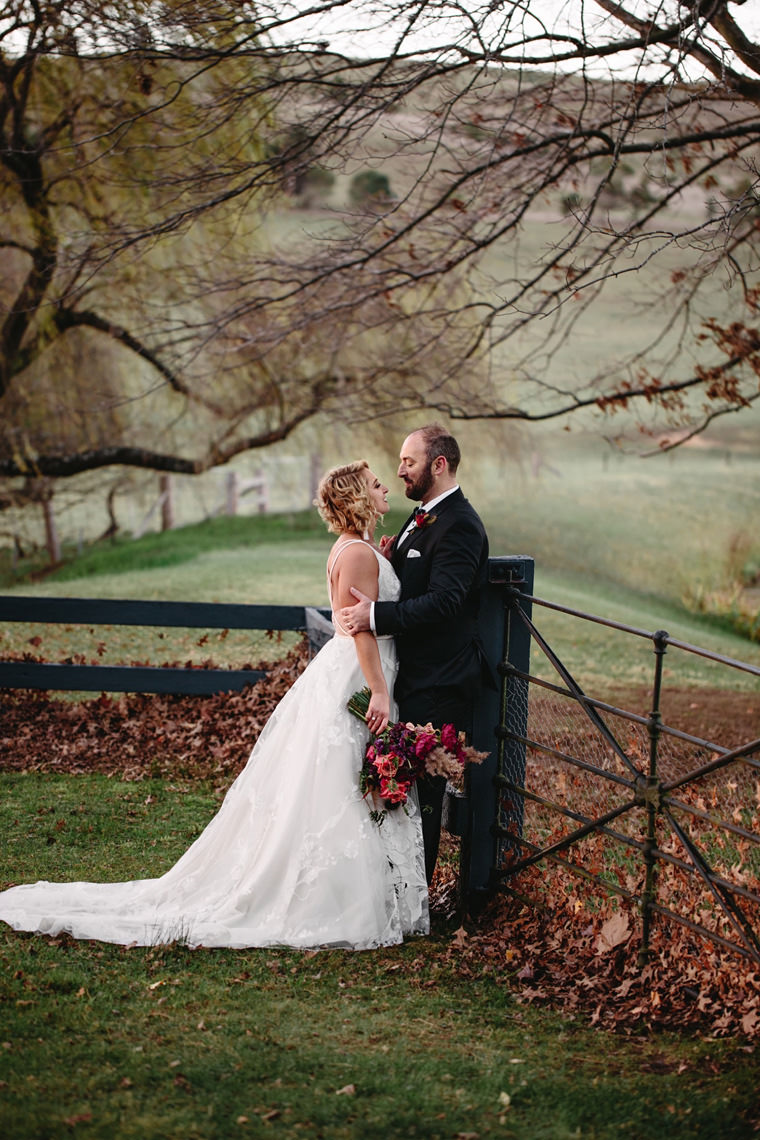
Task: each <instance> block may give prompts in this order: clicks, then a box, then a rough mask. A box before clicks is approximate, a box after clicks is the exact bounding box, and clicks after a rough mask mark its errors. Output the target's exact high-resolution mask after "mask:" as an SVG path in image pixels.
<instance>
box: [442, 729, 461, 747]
mask: <svg viewBox="0 0 760 1140" xmlns="http://www.w3.org/2000/svg"><path fill="white" fill-rule="evenodd" d="M441 744H442V745H443V747H444V748H445V749H446V751H447V752H456V751H457V745H458V744H459V737H458V735H457V730H456V729H455V728H454V725H453V724H444V726H443V728H442V729H441Z"/></svg>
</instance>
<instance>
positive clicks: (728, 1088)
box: [0, 774, 757, 1140]
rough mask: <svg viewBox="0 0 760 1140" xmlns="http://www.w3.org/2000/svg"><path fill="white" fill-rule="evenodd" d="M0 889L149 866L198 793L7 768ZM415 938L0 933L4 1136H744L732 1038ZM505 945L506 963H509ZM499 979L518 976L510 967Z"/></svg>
mask: <svg viewBox="0 0 760 1140" xmlns="http://www.w3.org/2000/svg"><path fill="white" fill-rule="evenodd" d="M0 783H1V785H2V797H1V798H0V829H2V834H3V836H4V842H3V845H2V848H1V849H0V882H1V883H3V884H8V883H9V882H11V881H18V880H20V879H21V880H23V879H28V878H37V877H44V878H51V879H55V878H69V877H74V876H75V875H78V876H79V877H85V878H86V877H92V878H97V879H116V878H129V877H131V876H133V875H144V874H151V875H152V874H159V873H161V871H163V870H164V869H166V868H167V867H168V866H169V865H170V863H171V862H172V861H173V860H174V859H175V858H176V857H177V856H178V855H179V854H180V853H181V851H183V850H184V849H185V847H186V846H187V844H188V842H189V840H190V838H191V837H192V836H193V835H194V834H197V832H198V831H199V830H200V829H201V828H202V827H203V826H204V825H205V823H206V822H207V820H208V818H209V817H210V815H211V814H212V813H213V811H214V810H215V809H216V806H217V803H218V801H217V798H216V797H215V796H214V795H213V794H212V793H211V791H210V790H209V789H206V788H204V787H203V786H198V785H193V786H187V785H181V784H178V785H170V784H167V783H166V782H162V781H145V782H141V783H138V784H125V783H122V782H119V781H116V780H109V779H106V778H105V777H97V776H92V777H58V776H41V775H39V774H25V775H13V776H10V775H6V776H4V777H2V780H1V781H0ZM453 933H454V931H453V929H452V924H451V923H447V922H445V921H444V920H441V919H439V920H437V922H436V925H435V929H434V931H433V934H432V936H431V937H430V938H429V939H417V940H413V941H410V942H408V943H407V944H406V945H404V946H400V947H396V948H391V949H386V950H381V951H377V952H364V953H358V954H351V953H348V952H338V951H326V952H317V953H314V952H307V953H304V952H296V951H290V950H271V949H267V950H246V951H218V950H187V949H185V948H181V947H176V946H175V947H152V948H138V947H135V948H131V949H130V948H124V947H116V946H108V945H104V944H100V943H96V942H92V943H73V942H72V941H71V940H70V939H67V938H65V937H62V938H56V939H48V938H44V937H37V936H32V935H20V934H14V933H13V932H10V931H9V930H8V928H3V930H2V932H0V959H1V960H2V973H1V974H0V994H1V996H2V1003H3V1004H2V1008H3V1022H2V1035H1V1036H2V1041H1V1042H0V1045H2V1054H1V1056H2V1061H1V1067H0V1133H1V1134H2V1136H3V1137H4V1140H32V1138H45V1140H58V1138H59V1137H60V1138H64V1137H66V1138H67V1137H70V1136H72V1135H75V1136H82V1137H87V1136H89V1137H95V1138H103V1140H106V1138H109V1137H118V1138H119V1140H122V1138H128V1137H134V1138H135V1140H175V1138H176V1140H196V1138H198V1140H201V1138H207V1137H208V1138H215V1140H216V1138H218V1140H227V1138H228V1137H238V1136H240V1137H245V1136H257V1137H258V1136H265V1135H266V1136H271V1137H282V1138H283V1140H284V1138H288V1140H296V1138H298V1137H307V1138H308V1137H311V1138H314V1140H317V1138H327V1140H333V1138H335V1140H341V1138H352V1140H353V1138H356V1140H364V1138H365V1137H376V1138H377V1140H383V1138H385V1137H408V1136H412V1137H413V1136H417V1137H430V1138H431V1140H432V1138H435V1137H440V1138H441V1140H448V1138H455V1137H465V1136H467V1137H475V1136H477V1137H512V1138H519V1140H542V1138H546V1140H565V1138H566V1140H571V1138H574V1137H577V1136H581V1137H584V1136H585V1137H594V1138H595V1140H618V1138H619V1137H623V1136H631V1137H635V1138H636V1140H655V1138H658V1140H659V1138H660V1137H662V1136H663V1135H665V1134H667V1135H668V1136H669V1137H673V1138H674V1140H675V1138H686V1137H695V1138H697V1137H699V1138H704V1137H718V1136H720V1137H721V1140H732V1138H736V1140H740V1138H742V1140H743V1138H745V1137H747V1136H749V1135H750V1134H751V1129H752V1123H751V1121H752V1120H755V1119H756V1109H757V1097H756V1088H757V1080H756V1078H757V1066H756V1059H755V1056H754V1055H753V1053H752V1052H751V1051H747V1050H746V1049H745V1048H744V1047H743V1046H742V1045H741V1044H740V1043H736V1042H731V1041H714V1040H702V1039H698V1038H689V1037H679V1036H677V1035H672V1034H648V1033H647V1032H646V1031H645V1029H644V1028H643V1027H642V1030H641V1032H640V1033H634V1034H632V1035H628V1036H622V1035H621V1036H617V1035H613V1034H609V1033H603V1034H602V1033H601V1032H600V1031H597V1030H595V1029H594V1027H593V1026H592V1025H590V1024H588V1023H587V1022H586V1021H584V1020H583V1019H581V1018H572V1017H570V1018H568V1017H562V1016H561V1015H558V1014H556V1013H552V1012H549V1011H546V1010H542V1009H538V1008H534V1007H531V1006H525V1005H520V1004H519V1003H518V1002H517V1001H516V1000H515V998H514V994H513V990H512V987H511V985H510V982H511V973H510V971H509V967H505V970H504V971H503V973H502V974H501V975H499V976H497V975H496V974H495V973H493V972H485V973H483V974H482V975H481V976H475V977H467V976H464V975H463V974H461V973H460V971H459V970H458V969H457V966H456V957H454V958H453V959H452V958H451V956H450V955H449V954H448V953H447V951H448V950H449V949H450V945H451V941H452V937H453ZM506 950H507V947H505V961H506V960H507V959H506ZM512 972H514V968H513V970H512Z"/></svg>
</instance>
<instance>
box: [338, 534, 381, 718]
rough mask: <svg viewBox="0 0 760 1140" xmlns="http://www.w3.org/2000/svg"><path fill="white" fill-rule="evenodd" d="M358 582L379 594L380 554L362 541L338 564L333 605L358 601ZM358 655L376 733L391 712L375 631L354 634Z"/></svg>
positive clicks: (364, 590)
mask: <svg viewBox="0 0 760 1140" xmlns="http://www.w3.org/2000/svg"><path fill="white" fill-rule="evenodd" d="M351 586H356V588H357V589H359V590H361V591H362V593H363V594H366V595H367V596H368V597H369V598H371V599H372V600H373V601H376V600H377V595H378V564H377V558H376V557H375V555H374V554H373V553H372V551H371V550H370V549H369V547H367V546H360V545H359V544H358V543H357V544H356V545H352V546H350V547H348V548H347V549H346V550H344V551H343V552H342V554H341V557H340V560H339V562H338V564H337V566H336V568H335V571H334V575H333V583H332V595H333V606H334V608H335V609H338V608H339V607H340V606H346V605H350V604H351V602H352V601H354V598H353V595H352V594H351V592H350V588H351ZM354 645H355V646H356V656H357V658H358V661H359V666H360V668H361V671H362V673H363V674H364V680H365V681H366V683H367V687H368V689H369V691H370V693H371V697H370V702H369V708H368V709H367V723H368V725H369V727H370V729H371V731H372V733H373V734H374V735H377V733H379V732H382V731H383V729H384V728H385V727H386V726H387V724H388V718H389V715H390V696H389V694H388V685H387V684H386V680H385V674H384V673H383V668H382V665H381V663H380V653H379V650H378V648H377V642H376V640H375V635H374V633H369V632H367V633H357V634H356V636H355V637H354Z"/></svg>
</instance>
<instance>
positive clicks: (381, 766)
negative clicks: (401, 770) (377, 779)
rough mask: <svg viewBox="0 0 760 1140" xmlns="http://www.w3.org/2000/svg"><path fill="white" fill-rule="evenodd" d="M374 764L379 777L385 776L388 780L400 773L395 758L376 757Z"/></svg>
mask: <svg viewBox="0 0 760 1140" xmlns="http://www.w3.org/2000/svg"><path fill="white" fill-rule="evenodd" d="M374 764H375V771H376V772H377V774H378V776H383V777H385V779H386V780H387V779H390V778H391V777H392V776H395V775H396V772H397V771H398V764H397V762H396V758H395V756H376V757H374Z"/></svg>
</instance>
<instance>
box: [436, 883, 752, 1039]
mask: <svg viewBox="0 0 760 1140" xmlns="http://www.w3.org/2000/svg"><path fill="white" fill-rule="evenodd" d="M453 875H454V871H453V868H451V867H444V868H442V869H441V870H440V871H439V872H438V873H437V877H436V880H435V881H434V884H433V892H432V900H433V903H434V905H436V904H437V903H438V900H439V899H441V898H446V897H447V882H448V880H449V879H451V878H452V877H453ZM539 879H540V892H541V899H542V903H541V905H540V906H534V905H531V904H530V903H528V902H526V901H524V899H525V896H527V897H530V896H531V894H532V892H533V888H534V887H535V886H536V885H538V880H539ZM532 880H535V882H533V881H532ZM515 885H516V887H517V888H519V889H520V890H521V893H522V895H523V899H522V900H518V899H516V898H515V897H514V896H512V895H509V894H500V895H498V896H497V897H495V898H494V899H492V901H491V902H490V904H489V905H488V907H487V908H486V910H485V912H484V913H483V914H481V915H480V916H479V917H478V918H477V920H475V921H471V922H467V923H466V924H465V925H464V926H460V927H459V928H458V929H457V930H456V931H454V933H453V935H452V937H451V941H450V943H449V948H448V951H447V954H446V959H447V962H448V964H449V965H450V966H451V967H453V968H454V969H455V970H456V972H457V973H458V974H459V975H460V976H463V977H468V978H482V977H493V978H494V979H498V980H500V981H503V982H504V983H505V984H508V985H510V986H511V987H512V988H513V989H514V992H515V994H516V996H517V1000H518V1001H520V1002H523V1003H526V1004H532V1005H544V1006H547V1007H550V1008H553V1009H559V1010H562V1011H563V1012H564V1013H569V1014H576V1015H578V1016H581V1017H583V1018H584V1019H587V1020H588V1021H589V1022H590V1023H591V1024H594V1025H599V1026H604V1027H605V1028H607V1029H612V1030H615V1031H617V1032H623V1033H627V1034H640V1033H642V1032H649V1031H651V1030H655V1029H656V1030H663V1029H666V1030H673V1031H678V1032H683V1031H684V1030H686V1031H688V1032H692V1033H698V1034H704V1035H707V1036H714V1037H737V1038H744V1039H745V1040H746V1042H747V1048H749V1049H751V1048H752V1047H753V1046H752V1045H751V1044H750V1042H752V1041H757V1040H760V967H758V966H757V965H754V964H753V963H752V962H750V961H749V960H748V959H745V958H743V957H741V956H739V955H737V954H734V953H730V952H724V951H722V950H720V948H719V947H717V946H716V945H714V944H713V943H711V942H709V941H708V940H707V939H704V938H700V937H699V936H696V935H694V934H692V933H691V932H690V931H689V930H688V929H686V928H683V927H679V926H676V925H675V924H670V925H665V924H664V923H662V924H660V923H658V920H657V919H655V926H654V929H653V931H652V936H651V940H650V954H649V958H648V961H647V963H646V965H644V966H643V967H640V966H639V964H638V955H639V950H640V948H641V936H640V932H641V920H640V918H639V916H638V914H636V913H635V912H633V913H629V912H628V911H627V909H626V908H621V909H617V910H613V909H612V907H613V906H614V905H615V904H612V903H608V904H602V907H601V908H600V909H599V910H598V911H597V913H596V914H591V913H590V912H589V910H578V909H577V896H576V898H575V900H574V901H573V902H569V901H568V897H567V893H566V891H567V883H566V882H564V881H563V876H562V874H561V873H557V875H556V876H555V875H554V872H553V870H552V868H551V867H550V868H549V870H548V871H546V870H536V869H533V870H531V871H529V872H527V873H523V875H521V876H520V879H519V881H518V882H517V883H516V884H515ZM547 888H548V890H547ZM449 892H450V888H449ZM547 900H548V905H547ZM597 905H598V900H597Z"/></svg>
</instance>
